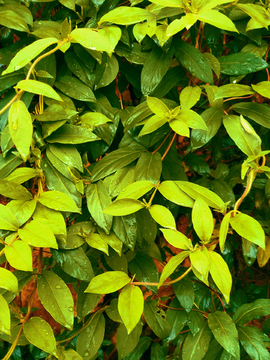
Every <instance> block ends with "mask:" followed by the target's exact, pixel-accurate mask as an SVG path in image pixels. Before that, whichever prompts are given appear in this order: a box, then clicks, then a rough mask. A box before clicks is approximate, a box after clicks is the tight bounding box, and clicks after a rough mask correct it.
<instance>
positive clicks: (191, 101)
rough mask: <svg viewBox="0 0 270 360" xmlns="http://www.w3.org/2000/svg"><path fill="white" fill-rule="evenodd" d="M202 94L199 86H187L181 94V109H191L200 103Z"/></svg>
mask: <svg viewBox="0 0 270 360" xmlns="http://www.w3.org/2000/svg"><path fill="white" fill-rule="evenodd" d="M201 92H202V90H201V88H200V87H199V86H195V87H193V86H186V87H185V88H184V89H183V90H182V91H181V93H180V104H181V109H188V110H189V109H191V108H192V107H193V106H194V105H195V104H196V103H197V102H198V101H199V99H200V97H201Z"/></svg>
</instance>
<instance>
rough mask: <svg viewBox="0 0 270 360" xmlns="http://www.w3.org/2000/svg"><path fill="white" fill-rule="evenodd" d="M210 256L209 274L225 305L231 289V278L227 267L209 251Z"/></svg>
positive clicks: (216, 255) (217, 256) (228, 299)
mask: <svg viewBox="0 0 270 360" xmlns="http://www.w3.org/2000/svg"><path fill="white" fill-rule="evenodd" d="M209 256H210V274H211V276H212V278H213V280H214V282H215V284H216V285H217V287H218V288H219V290H220V291H221V293H222V294H223V296H224V298H225V300H226V302H227V303H229V301H230V292H231V288H232V276H231V273H230V270H229V268H228V265H227V264H226V262H225V261H224V259H223V258H222V256H220V255H219V254H218V253H216V252H214V251H209Z"/></svg>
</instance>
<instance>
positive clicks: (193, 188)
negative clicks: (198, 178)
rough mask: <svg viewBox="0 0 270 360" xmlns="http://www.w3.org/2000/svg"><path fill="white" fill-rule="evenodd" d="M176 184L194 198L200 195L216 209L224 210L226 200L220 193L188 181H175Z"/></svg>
mask: <svg viewBox="0 0 270 360" xmlns="http://www.w3.org/2000/svg"><path fill="white" fill-rule="evenodd" d="M175 184H176V185H177V186H179V188H180V189H181V190H182V191H184V192H185V193H186V194H188V195H189V196H190V197H191V198H193V199H194V200H197V198H198V197H200V198H202V199H203V200H204V201H205V203H206V204H207V205H208V206H210V207H213V208H215V209H219V210H223V209H224V207H225V204H224V202H223V201H222V200H221V198H220V197H219V196H218V195H216V194H215V193H214V192H213V191H211V190H209V189H207V188H205V187H203V186H200V185H198V184H194V183H191V182H187V181H175Z"/></svg>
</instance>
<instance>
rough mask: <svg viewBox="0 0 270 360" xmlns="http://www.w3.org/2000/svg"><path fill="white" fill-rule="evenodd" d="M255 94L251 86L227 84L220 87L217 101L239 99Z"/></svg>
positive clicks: (216, 96)
mask: <svg viewBox="0 0 270 360" xmlns="http://www.w3.org/2000/svg"><path fill="white" fill-rule="evenodd" d="M250 94H254V91H253V90H252V88H251V86H249V85H242V84H227V85H223V86H220V87H219V88H218V91H217V92H216V95H215V100H218V99H222V98H226V97H238V96H245V95H250Z"/></svg>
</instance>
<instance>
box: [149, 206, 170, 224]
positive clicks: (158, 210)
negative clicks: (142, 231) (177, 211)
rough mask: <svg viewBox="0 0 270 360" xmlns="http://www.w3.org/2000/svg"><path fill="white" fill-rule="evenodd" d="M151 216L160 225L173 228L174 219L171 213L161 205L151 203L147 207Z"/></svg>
mask: <svg viewBox="0 0 270 360" xmlns="http://www.w3.org/2000/svg"><path fill="white" fill-rule="evenodd" d="M148 210H149V212H150V214H151V216H152V218H153V219H154V220H155V221H156V222H157V223H158V224H159V225H161V226H164V227H166V228H171V229H175V228H176V226H175V220H174V217H173V214H172V213H171V212H170V210H169V209H167V208H166V207H165V206H162V205H152V206H151V207H150V208H149V209H148Z"/></svg>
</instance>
